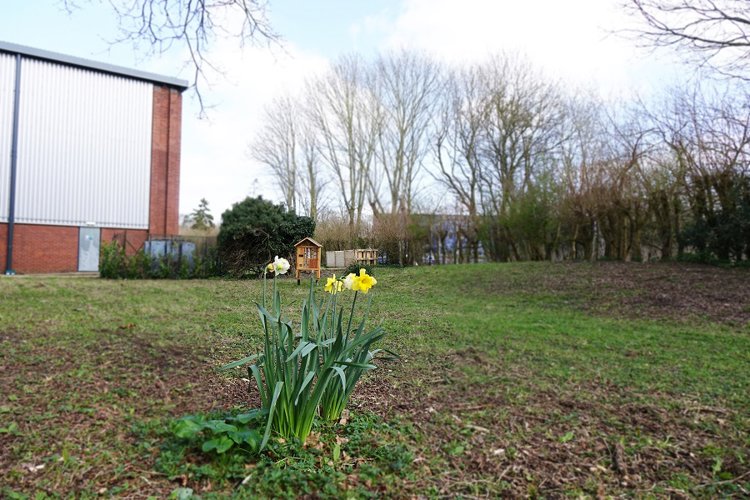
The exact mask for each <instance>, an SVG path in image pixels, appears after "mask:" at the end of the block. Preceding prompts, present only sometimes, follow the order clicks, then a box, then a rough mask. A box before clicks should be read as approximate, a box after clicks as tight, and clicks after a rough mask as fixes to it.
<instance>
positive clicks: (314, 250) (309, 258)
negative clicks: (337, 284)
mask: <svg viewBox="0 0 750 500" xmlns="http://www.w3.org/2000/svg"><path fill="white" fill-rule="evenodd" d="M322 250H323V245H321V244H320V243H318V242H317V241H315V240H314V239H312V238H304V239H303V240H301V241H298V242H297V243H295V244H294V254H295V255H296V256H297V258H296V260H297V262H296V266H295V267H296V271H295V276H296V277H297V284H298V285H299V282H300V274H301V273H315V279H317V280H319V279H320V255H321V253H322Z"/></svg>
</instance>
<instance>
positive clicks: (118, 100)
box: [0, 42, 188, 273]
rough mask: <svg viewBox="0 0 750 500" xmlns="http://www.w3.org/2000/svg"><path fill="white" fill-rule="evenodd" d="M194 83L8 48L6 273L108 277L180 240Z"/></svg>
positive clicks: (1, 75)
mask: <svg viewBox="0 0 750 500" xmlns="http://www.w3.org/2000/svg"><path fill="white" fill-rule="evenodd" d="M187 85H188V84H187V82H186V81H183V80H178V79H175V78H170V77H165V76H159V75H155V74H152V73H146V72H143V71H137V70H132V69H127V68H121V67H117V66H111V65H109V64H103V63H98V62H93V61H88V60H85V59H79V58H75V57H70V56H66V55H62V54H56V53H52V52H47V51H43V50H38V49H33V48H30V47H23V46H20V45H15V44H10V43H5V42H0V272H5V273H12V272H18V273H40V272H69V271H96V270H98V266H99V248H100V243H101V242H102V241H110V240H112V239H113V237H114V236H115V235H116V234H122V233H125V232H127V240H128V242H129V243H130V245H131V246H135V247H138V246H140V245H141V244H142V242H143V241H145V240H146V239H147V238H148V237H149V236H150V235H160V236H164V235H167V236H168V235H176V234H178V232H179V217H178V202H179V179H180V136H181V127H182V92H183V91H184V90H185V89H186V88H187Z"/></svg>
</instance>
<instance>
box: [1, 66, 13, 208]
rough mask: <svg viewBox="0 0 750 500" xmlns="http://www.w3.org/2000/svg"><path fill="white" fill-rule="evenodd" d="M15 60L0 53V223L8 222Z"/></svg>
mask: <svg viewBox="0 0 750 500" xmlns="http://www.w3.org/2000/svg"><path fill="white" fill-rule="evenodd" d="M15 80H16V58H15V57H14V56H12V55H10V54H2V53H0V222H8V203H9V201H10V200H8V195H9V191H10V189H9V186H10V143H11V137H12V135H13V85H14V84H15Z"/></svg>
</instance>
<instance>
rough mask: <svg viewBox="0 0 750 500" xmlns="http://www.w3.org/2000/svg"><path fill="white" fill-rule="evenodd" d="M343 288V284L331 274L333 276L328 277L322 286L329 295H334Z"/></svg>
mask: <svg viewBox="0 0 750 500" xmlns="http://www.w3.org/2000/svg"><path fill="white" fill-rule="evenodd" d="M343 288H344V284H343V283H342V282H341V281H339V280H337V279H336V275H335V274H334V275H333V278H328V279H327V280H326V286H325V287H324V288H323V290H325V291H326V292H328V293H330V294H331V295H336V294H337V293H339V292H340V291H341V290H342V289H343Z"/></svg>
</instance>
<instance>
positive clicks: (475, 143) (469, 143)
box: [434, 67, 485, 263]
mask: <svg viewBox="0 0 750 500" xmlns="http://www.w3.org/2000/svg"><path fill="white" fill-rule="evenodd" d="M479 79H480V75H479V70H478V68H477V67H472V68H467V69H463V70H455V71H453V72H452V73H451V74H450V76H449V77H448V79H447V81H446V83H445V85H444V87H443V92H442V99H441V101H440V108H439V112H438V114H437V120H436V121H437V128H436V134H435V138H434V146H435V158H436V159H437V171H436V172H435V173H434V177H435V179H436V181H437V182H439V183H440V184H441V185H442V186H443V187H444V188H446V189H447V190H448V193H450V194H451V195H452V196H453V197H454V198H455V200H456V202H457V204H458V206H459V207H460V208H461V211H462V212H463V213H465V214H466V215H467V216H468V223H467V227H466V237H467V240H468V244H469V247H470V248H471V254H472V258H473V259H474V261H475V262H476V261H478V260H479V195H480V192H479V189H480V185H479V183H480V177H481V172H480V161H479V158H478V148H479V141H480V133H481V130H482V127H483V126H484V119H485V106H484V102H483V98H484V96H483V95H482V94H481V89H480V83H479ZM437 235H438V240H439V242H440V252H439V254H440V255H441V256H442V259H443V263H445V252H444V242H445V238H446V237H447V233H446V232H445V231H444V228H443V227H442V226H441V227H440V229H439V230H438V231H437Z"/></svg>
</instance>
